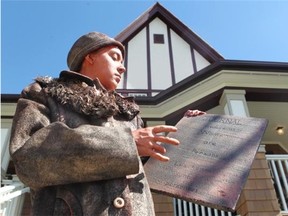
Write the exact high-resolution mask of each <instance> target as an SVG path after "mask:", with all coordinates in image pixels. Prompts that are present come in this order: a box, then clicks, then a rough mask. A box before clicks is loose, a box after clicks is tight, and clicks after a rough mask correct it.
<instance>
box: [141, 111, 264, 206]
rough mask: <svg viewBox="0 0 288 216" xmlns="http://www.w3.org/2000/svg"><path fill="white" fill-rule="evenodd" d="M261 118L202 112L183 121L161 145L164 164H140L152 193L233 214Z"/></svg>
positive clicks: (256, 142) (260, 132) (260, 131)
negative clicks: (176, 142) (172, 140)
mask: <svg viewBox="0 0 288 216" xmlns="http://www.w3.org/2000/svg"><path fill="white" fill-rule="evenodd" d="M266 126H267V120H266V119H261V118H246V117H236V116H228V115H227V116H226V115H212V114H206V115H201V116H197V117H183V118H182V119H181V120H180V121H179V122H178V123H177V125H176V127H177V128H178V131H177V132H176V133H169V134H168V136H169V137H173V138H176V139H178V140H179V141H180V142H181V143H180V145H179V146H176V147H175V146H171V145H167V144H163V145H165V147H166V149H167V153H166V155H167V156H168V157H170V161H169V162H160V161H157V160H155V159H153V158H150V159H149V160H148V162H147V163H146V164H145V170H146V175H147V178H148V181H149V184H150V187H151V190H152V191H155V192H159V193H162V194H166V195H169V196H172V197H175V198H179V199H183V200H186V201H189V202H194V203H197V204H200V205H204V206H207V207H212V208H216V209H219V210H224V211H234V210H235V208H236V204H237V201H238V199H239V196H240V193H241V190H242V188H243V187H244V184H245V182H246V180H247V178H248V174H249V171H250V168H251V165H252V162H253V160H254V157H255V155H256V153H257V150H258V147H259V144H260V141H261V138H262V136H263V134H264V131H265V129H266Z"/></svg>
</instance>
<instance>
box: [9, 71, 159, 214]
mask: <svg viewBox="0 0 288 216" xmlns="http://www.w3.org/2000/svg"><path fill="white" fill-rule="evenodd" d="M138 113H139V109H138V106H137V105H136V104H135V103H134V101H133V99H131V98H123V97H122V96H120V95H119V94H117V93H116V92H109V91H106V90H105V89H104V88H103V87H102V85H101V84H100V83H99V81H98V80H91V79H90V78H88V77H86V76H82V75H80V74H78V73H74V72H71V71H63V72H61V74H60V77H59V78H57V79H52V78H49V77H40V78H37V79H36V82H35V83H33V84H31V85H30V86H28V87H27V88H25V89H24V90H23V92H22V95H21V97H20V99H19V101H18V104H17V109H16V113H15V116H14V119H13V125H12V133H11V141H10V154H11V157H12V159H13V162H14V164H15V168H16V172H17V175H18V176H19V178H20V179H21V181H22V182H23V183H24V184H26V185H27V186H29V187H30V188H31V196H32V212H33V215H35V216H37V215H39V216H45V215H76V216H81V215H83V216H84V215H85V216H90V215H100V216H106V215H113V216H114V215H123V216H126V215H127V216H128V215H135V216H152V215H154V207H153V201H152V196H151V193H150V189H149V186H148V183H147V180H146V177H145V173H144V170H143V165H142V163H141V159H140V157H139V155H138V152H137V148H136V144H135V141H134V139H133V136H132V133H131V131H132V130H134V129H137V128H140V127H141V126H142V120H141V118H140V117H139V116H138Z"/></svg>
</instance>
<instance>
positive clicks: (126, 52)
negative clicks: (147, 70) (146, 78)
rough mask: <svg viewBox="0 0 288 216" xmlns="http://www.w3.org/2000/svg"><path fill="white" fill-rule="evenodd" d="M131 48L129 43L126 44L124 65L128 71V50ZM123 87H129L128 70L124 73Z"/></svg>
mask: <svg viewBox="0 0 288 216" xmlns="http://www.w3.org/2000/svg"><path fill="white" fill-rule="evenodd" d="M128 50H129V46H128V43H127V44H125V61H124V66H125V68H126V71H128V52H129V51H128ZM122 79H123V88H124V89H127V79H128V72H125V73H124V74H123V78H122Z"/></svg>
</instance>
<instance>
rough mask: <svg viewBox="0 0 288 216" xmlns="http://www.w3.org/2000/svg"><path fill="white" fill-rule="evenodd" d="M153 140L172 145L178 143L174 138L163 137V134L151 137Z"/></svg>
mask: <svg viewBox="0 0 288 216" xmlns="http://www.w3.org/2000/svg"><path fill="white" fill-rule="evenodd" d="M153 141H154V142H162V143H167V144H172V145H179V144H180V142H179V140H177V139H174V138H170V137H165V136H155V137H154V138H153Z"/></svg>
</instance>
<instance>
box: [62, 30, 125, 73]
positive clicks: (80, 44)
mask: <svg viewBox="0 0 288 216" xmlns="http://www.w3.org/2000/svg"><path fill="white" fill-rule="evenodd" d="M110 45H115V46H117V47H118V48H119V49H120V50H121V52H122V56H123V58H124V54H125V48H124V46H123V44H122V43H120V42H119V41H116V40H115V39H113V38H110V37H109V36H107V35H105V34H102V33H100V32H90V33H88V34H85V35H83V36H81V37H80V38H79V39H78V40H77V41H76V42H75V43H74V44H73V46H72V47H71V49H70V51H69V53H68V56H67V64H68V67H69V69H70V70H72V71H76V72H79V70H80V69H81V64H82V62H83V60H84V58H85V56H86V55H88V54H89V53H91V52H93V51H96V50H99V49H100V48H103V47H106V46H110Z"/></svg>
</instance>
